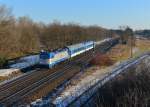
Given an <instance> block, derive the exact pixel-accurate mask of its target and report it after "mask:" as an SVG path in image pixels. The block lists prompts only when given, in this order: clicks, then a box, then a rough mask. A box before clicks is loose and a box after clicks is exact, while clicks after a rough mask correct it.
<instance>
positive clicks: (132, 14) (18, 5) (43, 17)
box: [0, 0, 150, 29]
mask: <svg viewBox="0 0 150 107" xmlns="http://www.w3.org/2000/svg"><path fill="white" fill-rule="evenodd" d="M0 4H5V5H6V6H8V7H10V8H12V9H13V14H14V15H15V16H16V17H19V16H29V17H31V18H32V19H33V20H34V21H42V22H45V23H49V22H53V21H54V20H58V21H60V22H62V23H68V22H74V23H80V24H81V25H99V26H102V27H106V28H118V27H119V26H120V25H128V26H130V27H132V28H134V29H144V28H146V29H150V0H0Z"/></svg>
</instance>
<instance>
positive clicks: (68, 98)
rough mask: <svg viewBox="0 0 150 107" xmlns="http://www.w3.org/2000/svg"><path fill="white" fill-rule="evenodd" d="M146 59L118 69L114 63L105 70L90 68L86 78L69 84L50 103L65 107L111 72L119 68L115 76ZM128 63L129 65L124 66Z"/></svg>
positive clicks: (57, 106)
mask: <svg viewBox="0 0 150 107" xmlns="http://www.w3.org/2000/svg"><path fill="white" fill-rule="evenodd" d="M147 58H149V57H148V55H144V56H142V57H140V58H138V59H133V60H129V61H125V62H124V63H122V64H120V66H118V67H117V65H118V63H116V64H114V65H113V66H110V67H108V68H105V69H97V68H94V69H93V68H91V70H89V71H90V72H92V73H90V72H88V73H89V74H87V73H86V74H87V75H86V76H82V77H80V78H79V79H78V80H74V81H73V82H71V84H70V85H69V86H68V87H67V88H66V89H64V91H62V93H61V94H60V95H58V96H57V97H56V98H54V99H53V101H52V103H53V104H54V105H56V107H66V106H67V105H68V104H70V103H71V102H72V101H74V100H75V99H76V98H77V97H78V96H80V95H81V94H82V93H84V92H85V91H86V90H88V89H89V88H90V87H91V86H93V85H94V84H95V83H97V82H98V81H100V80H102V79H103V78H105V77H106V76H108V75H109V74H110V73H111V72H114V71H116V70H117V69H118V68H121V69H120V70H118V71H117V72H115V74H114V75H117V74H118V73H120V72H121V71H123V70H124V69H126V68H128V67H129V66H132V65H135V64H137V63H138V62H140V61H141V60H143V59H147ZM129 62H130V64H128V65H126V64H127V63H129ZM124 65H126V66H124ZM122 66H123V68H122ZM114 75H112V76H111V77H114ZM111 77H110V78H111ZM107 80H109V79H107ZM107 80H106V81H107ZM103 82H104V81H103Z"/></svg>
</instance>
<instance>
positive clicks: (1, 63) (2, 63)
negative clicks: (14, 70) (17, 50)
mask: <svg viewBox="0 0 150 107" xmlns="http://www.w3.org/2000/svg"><path fill="white" fill-rule="evenodd" d="M7 63H8V61H7V59H6V58H5V57H3V56H0V68H3V67H4V66H6V65H7Z"/></svg>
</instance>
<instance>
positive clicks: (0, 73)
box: [0, 69, 19, 77]
mask: <svg viewBox="0 0 150 107" xmlns="http://www.w3.org/2000/svg"><path fill="white" fill-rule="evenodd" d="M16 71H19V69H1V70H0V76H2V77H5V76H8V75H10V74H12V73H13V72H16Z"/></svg>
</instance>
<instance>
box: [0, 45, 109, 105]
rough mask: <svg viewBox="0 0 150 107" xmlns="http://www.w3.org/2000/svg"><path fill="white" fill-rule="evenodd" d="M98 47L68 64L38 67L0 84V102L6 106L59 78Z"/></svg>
mask: <svg viewBox="0 0 150 107" xmlns="http://www.w3.org/2000/svg"><path fill="white" fill-rule="evenodd" d="M104 44H105V43H104ZM106 44H109V43H106ZM104 46H106V45H104ZM110 47H111V46H110V45H109V46H108V47H105V49H107V48H110ZM99 48H101V49H102V46H97V47H96V49H95V53H93V51H92V50H90V51H88V52H86V53H84V54H82V55H81V56H78V57H77V58H75V59H73V61H71V62H69V65H67V64H68V62H65V63H64V64H61V65H58V66H57V67H55V68H54V69H50V70H46V69H40V70H37V71H33V72H30V73H27V74H25V75H23V76H22V77H20V78H17V79H15V80H13V81H10V82H8V83H6V84H1V85H0V103H2V104H4V105H6V106H7V105H11V104H12V103H14V102H16V101H18V100H19V99H21V98H22V97H25V96H28V95H29V94H30V93H32V92H33V91H35V90H37V89H38V88H39V87H42V86H44V85H45V84H47V83H50V82H52V81H53V80H54V79H57V78H60V77H61V76H62V75H65V74H66V73H67V72H69V73H70V71H71V70H72V69H75V68H80V67H79V66H76V64H77V63H79V62H84V63H87V62H88V61H89V58H91V57H92V56H93V55H94V54H96V53H97V52H99ZM103 48H104V47H103ZM105 49H104V50H105ZM73 65H74V66H73ZM63 66H65V67H63ZM60 69H62V70H60ZM71 73H72V72H71ZM72 74H73V73H72Z"/></svg>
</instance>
